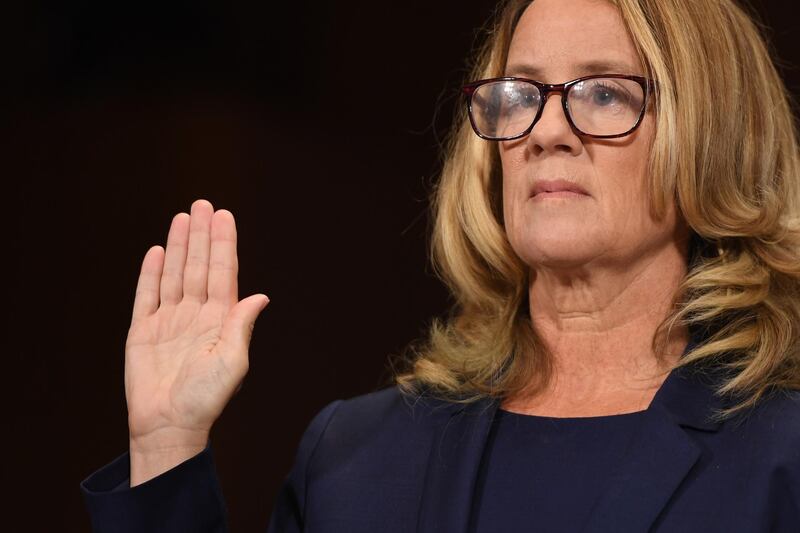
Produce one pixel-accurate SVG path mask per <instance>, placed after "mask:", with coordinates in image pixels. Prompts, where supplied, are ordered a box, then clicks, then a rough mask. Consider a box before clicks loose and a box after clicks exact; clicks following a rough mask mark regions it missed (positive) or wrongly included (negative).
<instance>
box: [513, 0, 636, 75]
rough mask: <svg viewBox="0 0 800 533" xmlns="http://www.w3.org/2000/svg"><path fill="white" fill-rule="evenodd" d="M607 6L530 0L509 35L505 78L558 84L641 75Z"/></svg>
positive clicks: (598, 0) (599, 0)
mask: <svg viewBox="0 0 800 533" xmlns="http://www.w3.org/2000/svg"><path fill="white" fill-rule="evenodd" d="M642 70H643V69H642V66H641V62H640V61H639V58H638V55H637V53H636V48H635V46H634V43H633V41H632V40H631V37H630V35H629V34H628V31H627V28H626V27H625V24H624V22H623V20H622V17H621V16H620V14H619V12H618V10H617V8H616V7H615V6H614V5H613V4H611V2H608V1H607V0H535V1H534V2H533V3H532V4H531V5H530V6H528V8H527V9H526V10H525V12H524V13H523V14H522V17H521V18H520V20H519V23H518V24H517V27H516V29H515V30H514V36H513V37H512V40H511V47H510V48H509V52H508V60H507V62H506V72H505V73H506V75H509V76H526V77H531V78H535V79H537V80H539V81H544V82H548V83H561V82H564V81H567V80H569V79H573V78H577V77H580V76H584V75H588V74H600V73H607V74H609V73H615V74H644V73H643V72H642Z"/></svg>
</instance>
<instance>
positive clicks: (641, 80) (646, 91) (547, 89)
mask: <svg viewBox="0 0 800 533" xmlns="http://www.w3.org/2000/svg"><path fill="white" fill-rule="evenodd" d="M598 78H615V79H622V80H632V81H635V82H636V83H638V84H639V85H640V86H641V87H642V94H643V95H644V97H643V99H642V109H641V111H640V112H639V116H638V118H637V119H636V124H634V125H633V127H632V128H631V129H629V130H628V131H626V132H624V133H618V134H614V135H592V134H590V133H585V132H583V131H582V130H581V129H580V128H578V127H577V126H576V125H575V123H574V122H573V121H572V117H571V116H570V112H569V102H568V98H567V96H568V94H569V90H570V88H572V87H573V86H575V85H576V84H578V83H580V82H582V81H586V80H592V79H598ZM498 81H523V82H526V83H530V84H531V85H535V86H536V88H537V89H539V94H541V95H542V104H541V105H540V106H539V110H538V111H537V112H536V116H535V117H534V118H533V121H532V122H531V125H530V126H528V128H527V129H526V130H525V131H523V132H522V133H519V134H517V135H513V136H510V137H489V136H486V135H483V134H482V133H481V132H480V131H479V130H478V127H477V125H476V124H475V119H474V118H473V116H472V96H473V95H474V94H475V91H477V90H478V87H480V86H481V85H485V84H487V83H492V82H498ZM655 86H656V82H655V81H654V80H651V79H649V78H645V77H644V76H631V75H627V74H592V75H591V76H583V77H581V78H578V79H575V80H572V81H568V82H566V83H542V82H540V81H536V80H531V79H528V78H519V77H515V76H505V77H501V78H487V79H485V80H478V81H474V82H471V83H468V84H466V85H464V86H463V87H462V88H461V90H462V92H463V93H464V94H465V95H466V96H467V111H468V114H469V121H470V124H472V130H473V131H474V132H475V134H476V135H477V136H478V137H480V138H482V139H486V140H488V141H511V140H514V139H519V138H521V137H525V136H526V135H528V134H529V133H530V132H531V131H532V130H533V127H534V126H535V125H536V123H537V122H538V121H539V118H541V116H542V111H543V110H544V106H545V105H547V98H548V97H549V96H550V95H551V94H553V93H559V94H561V105H562V107H563V108H564V116H566V117H567V122H568V123H569V125H570V127H571V128H572V129H573V131H575V132H577V133H578V134H580V135H583V136H585V137H592V138H595V139H615V138H617V137H625V136H626V135H630V134H631V133H633V132H634V130H636V128H638V127H639V125H640V124H641V123H642V118H643V117H644V114H645V111H646V110H647V102H648V100H649V97H650V94H651V93H652V92H653V91H654V90H655Z"/></svg>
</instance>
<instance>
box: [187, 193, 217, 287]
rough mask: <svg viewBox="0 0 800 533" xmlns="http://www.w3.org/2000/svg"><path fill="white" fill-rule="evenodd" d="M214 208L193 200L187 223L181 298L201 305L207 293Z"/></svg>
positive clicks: (208, 204)
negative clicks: (187, 242) (187, 234)
mask: <svg viewBox="0 0 800 533" xmlns="http://www.w3.org/2000/svg"><path fill="white" fill-rule="evenodd" d="M213 215H214V206H212V205H211V202H209V201H208V200H195V202H194V203H193V204H192V212H191V220H190V221H189V246H188V249H187V253H186V266H185V267H184V269H183V298H184V299H186V300H194V301H197V302H200V303H203V302H205V301H206V299H207V292H208V256H209V253H210V251H209V246H210V234H211V217H212V216H213Z"/></svg>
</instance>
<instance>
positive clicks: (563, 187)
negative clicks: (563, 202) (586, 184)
mask: <svg viewBox="0 0 800 533" xmlns="http://www.w3.org/2000/svg"><path fill="white" fill-rule="evenodd" d="M551 192H571V193H575V194H583V195H586V196H588V195H589V193H587V192H586V189H584V188H583V187H581V186H580V185H578V184H577V183H573V182H571V181H567V180H537V181H535V182H534V183H533V190H532V191H531V197H534V196H536V195H537V194H540V193H551Z"/></svg>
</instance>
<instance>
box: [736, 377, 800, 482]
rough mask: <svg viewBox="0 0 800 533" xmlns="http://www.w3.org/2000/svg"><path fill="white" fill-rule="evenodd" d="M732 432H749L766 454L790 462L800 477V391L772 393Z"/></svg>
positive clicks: (737, 419)
mask: <svg viewBox="0 0 800 533" xmlns="http://www.w3.org/2000/svg"><path fill="white" fill-rule="evenodd" d="M732 429H733V430H734V431H735V432H738V431H744V432H747V433H749V434H750V435H751V436H752V438H753V439H754V440H755V441H757V442H758V446H759V449H760V450H761V451H762V452H764V453H765V454H768V456H771V457H772V458H774V459H777V460H778V461H780V462H788V464H791V465H792V467H793V469H794V470H796V471H797V475H798V476H800V390H787V389H773V390H771V391H770V392H768V393H767V394H765V397H764V398H762V399H761V400H760V401H759V402H758V403H756V405H755V407H752V408H750V409H749V410H746V411H745V412H744V413H743V414H742V415H741V416H740V417H738V418H736V419H735V420H734V421H733V424H732Z"/></svg>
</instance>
